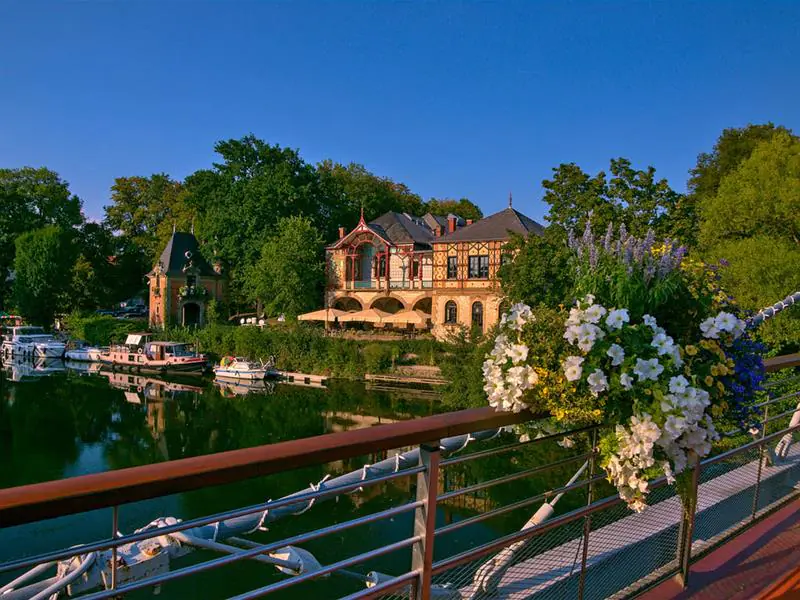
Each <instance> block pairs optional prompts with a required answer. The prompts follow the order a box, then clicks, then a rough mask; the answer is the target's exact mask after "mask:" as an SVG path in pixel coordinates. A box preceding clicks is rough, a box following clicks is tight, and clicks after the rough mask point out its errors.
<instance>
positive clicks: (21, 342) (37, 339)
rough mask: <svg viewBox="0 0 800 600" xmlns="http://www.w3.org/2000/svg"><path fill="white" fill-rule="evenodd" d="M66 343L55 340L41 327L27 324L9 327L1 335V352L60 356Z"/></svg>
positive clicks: (5, 355)
mask: <svg viewBox="0 0 800 600" xmlns="http://www.w3.org/2000/svg"><path fill="white" fill-rule="evenodd" d="M65 348H66V345H65V344H64V343H62V342H59V341H57V340H56V339H55V338H54V337H53V336H52V335H50V334H49V333H45V331H44V329H42V328H41V327H31V326H28V325H25V326H20V327H11V328H10V329H9V330H8V332H7V333H6V334H5V335H4V336H3V346H2V353H3V356H4V357H6V358H8V357H11V356H20V355H22V356H38V357H40V358H61V357H62V356H64V349H65Z"/></svg>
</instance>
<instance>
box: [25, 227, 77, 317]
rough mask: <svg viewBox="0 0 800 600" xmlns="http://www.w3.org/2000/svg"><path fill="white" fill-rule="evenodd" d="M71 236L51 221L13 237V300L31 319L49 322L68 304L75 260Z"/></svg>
mask: <svg viewBox="0 0 800 600" xmlns="http://www.w3.org/2000/svg"><path fill="white" fill-rule="evenodd" d="M71 238H72V235H71V233H70V232H68V231H65V230H63V229H61V228H59V227H56V226H52V225H51V226H48V227H44V228H42V229H36V230H34V231H30V232H28V233H25V234H23V235H21V236H19V237H18V238H17V240H16V258H15V259H14V271H15V275H16V278H15V280H14V300H15V303H16V305H17V309H18V310H19V311H20V313H22V315H23V316H25V317H26V318H28V319H30V320H31V321H33V322H34V323H41V324H44V325H49V324H50V323H51V322H52V320H53V316H54V315H55V314H56V313H57V312H59V311H60V310H64V309H65V308H66V306H67V298H66V296H67V294H68V292H69V288H70V283H71V281H72V267H73V264H74V260H75V258H74V250H73V244H72V239H71Z"/></svg>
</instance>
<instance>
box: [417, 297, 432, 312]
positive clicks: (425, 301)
mask: <svg viewBox="0 0 800 600" xmlns="http://www.w3.org/2000/svg"><path fill="white" fill-rule="evenodd" d="M412 309H413V310H419V311H422V312H424V313H427V314H431V312H432V310H433V298H431V297H430V296H428V297H427V298H420V299H419V300H417V301H416V302H415V303H414V304H413V306H412Z"/></svg>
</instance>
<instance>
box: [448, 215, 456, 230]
mask: <svg viewBox="0 0 800 600" xmlns="http://www.w3.org/2000/svg"><path fill="white" fill-rule="evenodd" d="M455 230H456V218H455V217H453V216H450V217H447V233H453V232H454V231H455Z"/></svg>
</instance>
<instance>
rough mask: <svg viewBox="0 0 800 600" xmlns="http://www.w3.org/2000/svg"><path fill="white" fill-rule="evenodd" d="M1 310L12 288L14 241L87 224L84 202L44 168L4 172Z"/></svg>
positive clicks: (0, 176) (0, 188)
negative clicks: (53, 228) (8, 282)
mask: <svg viewBox="0 0 800 600" xmlns="http://www.w3.org/2000/svg"><path fill="white" fill-rule="evenodd" d="M0 207H2V210H0V247H2V248H3V251H2V252H0V308H3V306H4V304H5V300H6V298H8V294H9V289H8V287H7V285H6V279H7V277H8V275H9V269H10V268H11V267H12V265H13V263H14V251H15V250H14V249H15V244H14V242H15V241H16V239H17V238H18V237H19V236H20V235H22V234H23V233H25V232H28V231H31V230H33V229H38V228H40V227H45V226H47V225H57V226H59V227H62V228H64V229H70V228H72V227H75V226H77V225H79V224H80V223H81V222H82V221H83V216H82V215H81V201H80V199H79V198H78V197H77V196H75V195H74V194H72V193H70V191H69V184H68V183H67V182H66V181H64V180H62V179H61V178H60V177H59V175H58V174H57V173H55V172H54V171H51V170H49V169H46V168H44V167H42V168H33V167H24V168H22V169H0Z"/></svg>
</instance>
